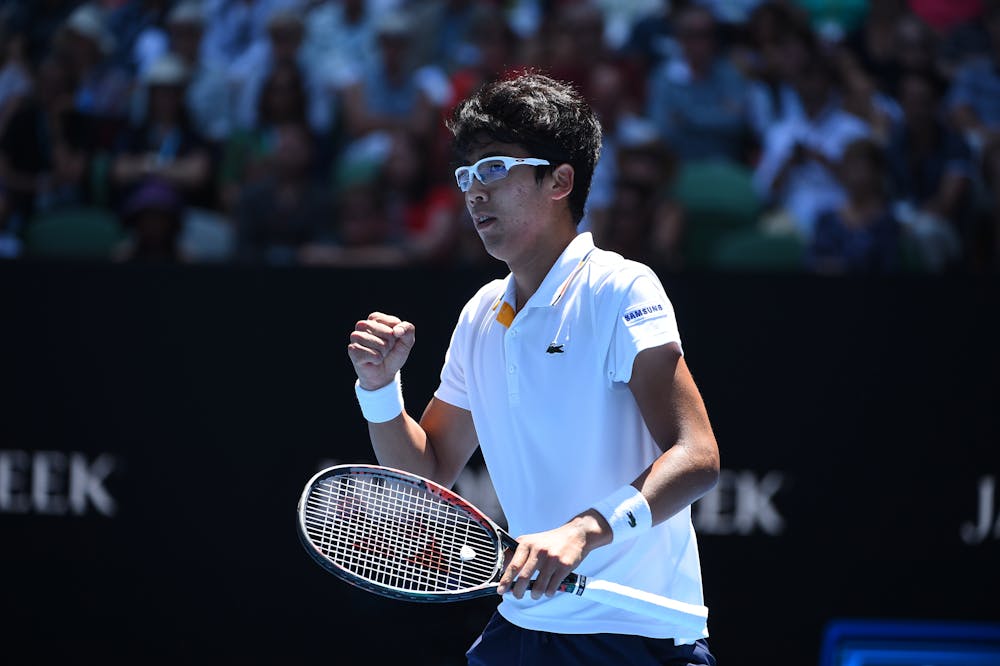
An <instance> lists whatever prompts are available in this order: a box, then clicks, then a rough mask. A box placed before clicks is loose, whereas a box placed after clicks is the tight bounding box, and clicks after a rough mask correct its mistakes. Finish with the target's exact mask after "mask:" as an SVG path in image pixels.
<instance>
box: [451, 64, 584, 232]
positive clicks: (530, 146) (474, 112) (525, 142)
mask: <svg viewBox="0 0 1000 666" xmlns="http://www.w3.org/2000/svg"><path fill="white" fill-rule="evenodd" d="M447 125H448V129H449V130H451V133H452V135H453V136H454V140H453V143H452V147H453V149H454V151H455V154H456V156H458V157H459V158H460V159H464V158H466V157H468V156H469V154H470V153H472V151H474V150H475V149H476V148H479V147H482V146H485V145H487V144H490V143H494V142H496V143H510V144H515V145H518V146H521V147H523V148H524V149H525V150H527V151H528V152H530V153H531V157H538V158H542V159H546V160H548V161H549V162H551V163H552V167H555V166H557V165H559V164H569V165H570V166H572V167H573V171H574V172H575V177H574V183H573V191H572V192H570V195H569V198H568V202H569V210H570V214H571V215H572V216H573V221H574V222H575V223H577V224H579V223H580V220H581V219H583V209H584V205H585V204H586V203H587V194H588V193H589V192H590V181H591V179H592V178H593V175H594V165H595V164H597V158H598V157H599V156H600V154H601V124H600V122H599V121H598V120H597V116H596V115H595V113H594V110H593V109H592V108H591V107H590V105H589V104H588V103H587V102H586V101H585V100H584V99H583V97H582V96H581V95H580V93H579V92H578V91H577V90H575V89H574V88H573V87H572V86H570V85H569V84H567V83H563V82H562V81H557V80H555V79H552V78H550V77H548V76H545V75H544V74H540V73H538V72H521V73H519V74H517V75H515V76H513V77H511V78H506V79H501V80H499V81H496V82H493V83H489V84H487V85H485V86H484V87H482V88H480V89H479V90H478V91H477V92H475V93H474V94H473V95H471V96H470V97H469V98H468V99H466V100H465V101H463V102H462V103H460V104H459V105H458V106H457V107H456V108H455V111H454V112H453V113H452V116H451V118H450V119H449V120H448V123H447ZM552 167H538V170H537V171H536V179H538V180H539V182H541V179H542V178H543V177H544V175H545V173H546V169H550V168H552Z"/></svg>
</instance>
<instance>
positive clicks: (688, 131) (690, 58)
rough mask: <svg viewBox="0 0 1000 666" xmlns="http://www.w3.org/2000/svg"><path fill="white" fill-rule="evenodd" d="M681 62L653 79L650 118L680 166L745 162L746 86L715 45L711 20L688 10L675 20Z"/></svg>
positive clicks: (662, 69)
mask: <svg viewBox="0 0 1000 666" xmlns="http://www.w3.org/2000/svg"><path fill="white" fill-rule="evenodd" d="M677 36H678V39H679V40H680V42H681V47H682V50H683V54H684V55H683V59H681V60H675V61H671V62H668V63H666V64H664V65H662V66H661V67H660V69H658V70H657V71H656V72H654V73H653V75H652V77H651V79H650V84H649V106H648V115H649V117H650V119H651V120H652V121H653V122H654V123H655V124H656V126H657V128H658V129H659V131H660V134H661V136H662V137H663V139H664V140H665V141H666V142H667V144H668V145H669V146H670V148H671V150H673V151H674V152H675V153H676V154H677V155H678V157H679V158H680V159H681V160H685V161H687V160H703V159H728V160H731V161H734V162H742V161H744V160H745V159H746V157H747V154H748V152H749V150H748V138H749V137H750V135H751V124H750V107H749V86H748V84H747V81H746V80H745V79H744V78H743V77H742V75H741V74H740V73H739V72H738V71H737V70H736V69H735V68H734V67H733V66H732V65H731V64H729V62H728V61H727V60H725V59H724V58H722V57H720V56H719V55H718V52H717V45H716V24H715V19H714V18H713V17H712V14H711V13H710V12H709V11H708V10H706V9H703V8H701V7H697V6H692V7H689V8H687V9H685V10H683V11H682V12H681V13H680V15H678V17H677Z"/></svg>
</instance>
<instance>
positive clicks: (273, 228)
mask: <svg viewBox="0 0 1000 666" xmlns="http://www.w3.org/2000/svg"><path fill="white" fill-rule="evenodd" d="M524 69H537V70H540V71H543V72H546V73H549V74H551V75H553V76H555V77H557V78H561V79H564V80H568V81H571V82H573V83H574V84H575V85H576V86H577V87H578V88H579V89H580V90H581V91H582V92H583V94H584V95H585V96H586V97H587V98H588V99H589V100H590V101H591V102H592V104H593V105H594V107H595V109H596V110H597V112H598V114H599V117H600V119H601V122H602V125H603V127H604V144H603V147H602V157H601V159H600V161H599V163H598V166H597V170H596V172H595V176H594V181H593V186H592V189H591V193H590V198H589V202H588V208H587V213H586V216H585V218H584V221H583V222H582V227H583V228H584V229H586V230H590V231H592V232H593V233H594V236H595V241H596V242H597V243H598V244H599V245H601V246H603V247H605V248H608V249H612V250H616V251H618V252H621V253H622V254H624V255H625V256H627V257H631V258H634V259H638V260H642V261H645V262H648V263H651V264H652V265H655V266H658V267H662V268H666V269H675V270H725V269H762V270H805V271H816V272H822V273H889V272H899V271H918V272H919V271H923V272H945V271H949V272H984V271H995V270H996V269H997V268H998V265H1000V233H998V230H1000V206H997V200H998V198H1000V2H997V0H784V1H761V0H701V1H687V2H684V1H681V0H673V1H670V2H667V1H664V0H478V1H476V0H200V1H193V0H178V1H170V0H100V1H94V2H87V3H81V2H79V1H73V0H30V1H29V0H6V1H5V2H3V3H0V258H2V259H16V258H19V257H26V258H34V257H40V258H49V257H106V258H109V259H114V260H120V261H176V262H258V263H269V264H300V265H303V264H304V265H336V266H402V265H414V264H417V265H429V264H437V265H467V264H475V263H479V262H484V261H488V260H489V259H488V257H487V256H486V255H485V253H484V252H483V250H482V248H481V245H480V243H479V241H478V238H477V237H476V235H475V231H474V229H473V228H472V225H471V224H470V223H469V220H468V216H467V213H466V212H465V208H464V204H463V200H462V197H461V195H460V193H459V191H458V189H457V188H456V187H455V183H454V178H453V170H454V168H455V166H456V162H455V156H453V155H452V154H451V153H450V150H449V136H448V134H447V131H446V130H445V128H444V124H443V119H444V118H445V117H446V116H447V115H448V114H449V113H450V111H451V109H453V108H454V105H455V104H456V103H457V102H458V101H459V100H461V99H462V98H463V97H465V96H466V95H468V94H469V93H470V92H471V91H473V90H475V89H476V88H477V87H478V86H481V85H483V84H484V83H486V82H488V81H490V80H494V79H496V78H498V77H503V76H508V75H510V74H511V73H513V72H517V71H520V70H524Z"/></svg>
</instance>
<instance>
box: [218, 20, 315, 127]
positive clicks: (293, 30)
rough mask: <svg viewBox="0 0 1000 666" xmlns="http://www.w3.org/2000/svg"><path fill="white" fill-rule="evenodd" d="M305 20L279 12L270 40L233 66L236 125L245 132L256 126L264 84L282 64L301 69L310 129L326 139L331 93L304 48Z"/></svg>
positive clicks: (270, 23) (269, 25)
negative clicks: (312, 67)
mask: <svg viewBox="0 0 1000 666" xmlns="http://www.w3.org/2000/svg"><path fill="white" fill-rule="evenodd" d="M304 30H305V28H304V24H303V22H302V18H301V17H300V16H299V15H298V14H297V13H295V12H293V11H291V10H284V11H277V12H275V13H273V14H272V15H271V16H270V18H269V19H268V21H267V38H266V39H264V40H262V41H260V42H257V43H256V44H254V46H252V47H251V48H250V49H249V50H248V51H247V52H246V53H244V55H243V56H242V57H241V58H240V59H239V60H237V61H236V62H234V63H233V64H232V66H231V67H230V70H229V74H230V82H231V84H232V85H233V86H234V88H235V89H236V92H235V93H234V94H235V97H234V101H235V103H236V111H235V117H236V123H237V125H238V126H239V127H241V128H243V129H249V128H252V127H254V126H255V125H256V124H257V122H258V118H257V110H258V108H259V100H260V95H261V90H262V89H263V87H264V82H265V81H266V80H267V77H268V74H270V72H271V69H272V68H274V67H276V66H278V65H295V66H296V67H298V68H299V69H300V70H301V73H302V79H303V82H304V83H305V89H306V109H307V115H308V120H309V126H310V128H311V130H312V133H313V134H314V135H316V136H317V137H322V136H325V135H326V134H327V133H328V132H329V131H330V128H331V125H332V122H333V106H332V104H331V90H328V89H327V88H326V83H325V82H324V77H323V75H322V73H321V72H319V71H317V70H314V69H310V67H309V66H308V64H307V63H306V61H305V51H304V50H303V48H302V40H303V36H304Z"/></svg>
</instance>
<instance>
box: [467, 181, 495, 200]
mask: <svg viewBox="0 0 1000 666" xmlns="http://www.w3.org/2000/svg"><path fill="white" fill-rule="evenodd" d="M489 199H490V195H489V192H488V191H487V190H486V188H485V187H484V186H483V184H482V183H480V182H479V179H477V178H473V179H472V184H471V185H469V189H468V190H466V192H465V202H466V203H467V204H468V205H469V206H473V205H475V204H481V203H486V202H487V201H489Z"/></svg>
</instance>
